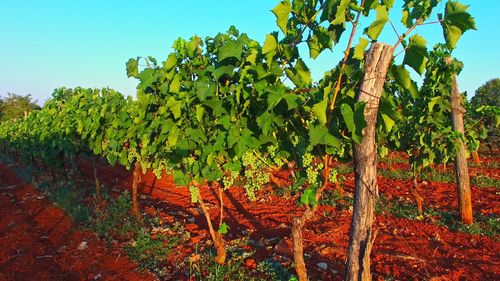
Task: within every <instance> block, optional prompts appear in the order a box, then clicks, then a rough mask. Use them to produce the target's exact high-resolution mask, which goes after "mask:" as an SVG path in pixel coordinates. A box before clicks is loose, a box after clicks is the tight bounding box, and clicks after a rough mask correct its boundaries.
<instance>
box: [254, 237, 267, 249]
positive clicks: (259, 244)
mask: <svg viewBox="0 0 500 281" xmlns="http://www.w3.org/2000/svg"><path fill="white" fill-rule="evenodd" d="M255 245H256V246H257V247H259V248H263V247H264V246H265V245H266V244H265V243H264V239H262V238H260V239H259V240H257V243H255Z"/></svg>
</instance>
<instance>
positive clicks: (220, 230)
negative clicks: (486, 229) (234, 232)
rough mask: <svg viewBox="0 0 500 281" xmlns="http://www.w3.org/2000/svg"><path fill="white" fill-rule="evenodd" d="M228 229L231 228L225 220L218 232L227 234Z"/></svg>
mask: <svg viewBox="0 0 500 281" xmlns="http://www.w3.org/2000/svg"><path fill="white" fill-rule="evenodd" d="M228 230H229V226H228V225H227V224H226V223H225V222H223V223H222V224H221V225H220V226H219V230H218V232H219V233H220V234H227V232H228Z"/></svg>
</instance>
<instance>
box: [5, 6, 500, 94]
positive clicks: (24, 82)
mask: <svg viewBox="0 0 500 281" xmlns="http://www.w3.org/2000/svg"><path fill="white" fill-rule="evenodd" d="M401 2H402V1H401V0H397V1H396V6H395V8H394V9H393V10H392V11H391V14H390V15H391V19H392V20H393V21H394V22H395V23H396V22H397V23H399V19H400V12H399V10H398V9H397V7H400V6H401ZM276 3H278V1H269V0H267V1H266V0H255V1H234V0H233V1H229V0H216V1H202V0H196V1H194V0H191V1H170V0H163V1H160V0H157V1H152V0H142V1H139V0H129V1H124V0H87V1H81V0H72V1H67V0H65V1H63V0H60V1H56V0H45V1H39V0H24V1H20V0H1V1H0V38H2V43H0V95H1V96H5V95H6V93H7V92H13V93H17V94H23V95H24V94H32V95H33V96H34V97H35V98H36V99H37V100H38V101H39V102H40V103H43V101H45V100H46V99H48V98H49V97H50V95H51V93H52V91H53V89H54V88H57V87H61V86H65V87H76V86H83V87H110V88H114V89H116V90H118V91H120V92H122V93H124V94H126V95H132V96H134V95H135V87H136V85H137V81H136V80H134V79H129V78H127V75H126V72H125V62H126V61H127V60H128V59H129V58H131V57H136V56H148V55H151V56H154V57H156V58H157V59H159V60H163V59H164V58H166V57H167V55H168V53H169V52H170V51H171V46H172V43H173V42H174V40H175V39H176V38H178V37H184V38H189V37H191V36H192V35H195V34H196V35H200V36H202V37H205V36H213V35H215V34H217V33H218V32H223V31H225V30H227V29H228V27H229V26H230V25H235V26H236V27H237V28H238V29H239V30H240V31H241V32H245V33H247V34H249V36H250V37H252V38H254V39H256V40H258V41H260V42H263V41H264V38H265V34H267V33H269V32H272V31H274V30H277V27H276V25H275V17H274V15H273V14H272V13H271V12H270V10H271V9H272V8H273V6H274V5H276ZM462 3H465V4H468V5H471V7H470V12H471V14H472V15H473V16H474V17H475V18H476V23H477V26H478V31H472V32H468V33H466V34H465V35H464V36H463V37H462V39H461V41H460V42H459V44H458V46H457V50H456V51H455V53H454V54H455V56H456V57H457V58H459V59H461V60H462V61H463V62H464V63H465V69H464V70H463V72H462V74H461V75H460V76H459V78H458V82H459V87H460V90H461V91H467V92H468V94H469V97H470V96H471V95H472V94H473V93H474V91H475V89H477V87H479V86H481V85H482V84H484V83H485V82H486V81H488V80H489V79H491V78H497V77H500V55H499V50H500V36H498V34H499V30H500V20H499V19H498V13H497V12H496V11H498V10H500V1H499V0H475V1H473V0H462ZM439 9H440V10H441V11H442V10H443V9H444V4H440V6H439ZM367 25H369V22H367V21H365V22H364V23H363V25H362V26H361V28H364V27H366V26H367ZM397 28H398V31H399V32H400V33H403V32H404V29H403V28H402V27H401V25H400V24H397ZM360 30H361V29H360ZM415 32H416V33H419V34H421V35H423V36H424V37H426V38H427V39H428V47H432V45H433V44H434V43H436V42H438V41H442V32H441V28H440V26H439V25H426V26H421V27H418V28H417V29H416V31H415ZM359 33H361V32H359ZM345 39H347V38H345ZM379 39H380V41H384V42H387V43H390V44H394V43H395V41H396V40H397V38H396V35H395V34H394V32H393V31H392V29H391V27H390V26H389V25H387V26H386V27H385V29H384V32H383V34H382V35H381V37H380V38H379ZM343 41H345V40H343ZM344 47H345V45H342V44H340V45H337V46H336V47H335V48H334V50H333V53H332V52H329V51H328V52H327V53H324V54H322V55H321V56H319V57H318V58H317V59H316V60H315V61H314V62H312V61H308V64H309V65H310V67H311V70H312V72H313V76H314V78H315V79H316V80H318V79H319V78H321V77H322V75H323V73H324V72H325V71H327V70H328V69H330V68H331V67H332V66H333V65H335V64H336V63H337V62H338V61H339V59H340V58H341V56H342V52H343V50H344ZM303 54H304V55H306V54H307V53H306V52H304V53H303ZM402 56H403V55H400V57H399V59H401V58H402Z"/></svg>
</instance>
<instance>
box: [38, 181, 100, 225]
mask: <svg viewBox="0 0 500 281" xmlns="http://www.w3.org/2000/svg"><path fill="white" fill-rule="evenodd" d="M38 188H39V189H40V190H42V191H43V192H44V193H45V194H46V195H47V197H48V198H49V199H50V200H51V201H52V202H54V204H55V205H56V206H58V207H59V208H61V209H63V210H64V212H66V214H68V215H69V216H70V217H71V218H72V219H73V221H74V222H75V223H77V224H81V223H85V222H87V221H89V220H90V218H91V211H90V209H89V208H88V207H87V206H85V205H84V204H83V199H84V198H85V194H84V192H83V190H82V189H81V188H78V187H77V186H76V185H75V184H73V183H70V182H64V181H60V182H53V181H44V182H41V183H39V184H38Z"/></svg>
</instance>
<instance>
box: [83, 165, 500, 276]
mask: <svg viewBox="0 0 500 281" xmlns="http://www.w3.org/2000/svg"><path fill="white" fill-rule="evenodd" d="M80 167H81V168H82V170H83V171H86V172H85V173H87V175H90V171H91V169H90V166H89V163H88V161H87V162H86V161H83V162H81V163H80ZM99 171H100V174H101V175H102V178H103V179H104V181H105V182H106V183H107V184H108V185H111V186H116V187H118V186H121V187H124V188H130V180H131V178H130V173H129V172H128V171H126V170H125V169H123V168H113V167H109V166H106V165H103V166H102V167H100V169H99ZM493 174H495V175H498V174H499V170H498V169H496V170H495V171H494V172H493ZM277 176H279V175H277ZM353 184H354V183H353V179H352V174H351V175H350V176H348V178H347V181H346V182H345V188H346V190H352V186H353ZM408 184H411V180H408V181H396V180H390V179H386V178H383V177H379V188H380V192H381V193H382V194H384V195H385V196H387V197H389V198H396V197H399V198H403V199H407V200H410V198H411V196H410V194H409V190H408V188H407V185H408ZM201 192H202V195H203V196H204V199H205V201H207V202H208V203H209V205H210V213H211V215H212V218H213V219H214V220H216V219H218V212H219V209H218V200H217V197H216V193H215V191H214V190H211V189H209V188H204V189H202V190H201ZM420 192H421V193H422V195H423V196H424V197H425V200H426V201H425V203H424V204H425V206H432V207H433V208H436V209H439V210H446V211H453V210H454V209H455V208H456V205H457V203H456V195H455V186H454V185H453V184H444V183H435V182H431V183H429V184H428V185H426V186H425V188H422V190H420ZM142 193H143V194H145V195H147V196H146V198H147V199H145V200H143V205H155V206H156V207H157V208H160V209H162V210H163V216H164V218H165V219H167V220H172V221H173V220H177V221H179V220H180V221H183V222H185V223H186V226H187V228H188V230H190V231H191V232H192V233H193V235H194V236H195V237H200V238H203V239H209V235H208V232H207V231H206V222H205V220H204V218H203V216H202V214H201V213H200V212H199V211H198V209H197V208H196V206H194V205H193V204H192V203H191V202H190V196H189V191H188V190H187V188H183V187H176V186H175V185H174V184H173V182H172V178H171V177H168V176H166V177H162V178H161V179H155V177H154V175H153V174H152V173H147V174H146V175H144V176H143V178H142ZM473 194H474V197H473V201H474V206H475V208H476V210H479V211H481V212H482V213H484V214H496V215H498V214H499V213H500V209H499V206H500V205H499V204H498V203H499V202H498V199H499V196H498V194H497V191H496V190H495V187H492V188H480V189H479V188H473ZM261 195H264V196H260V197H258V198H260V199H257V200H256V201H255V202H250V201H249V200H248V199H247V197H246V195H245V194H244V192H243V190H242V189H241V188H237V187H233V188H230V189H229V190H228V191H226V192H225V193H224V204H225V205H224V206H225V213H224V216H225V221H226V223H228V225H229V226H230V232H229V234H228V235H226V236H225V237H226V239H228V240H231V239H234V238H238V237H242V236H245V235H247V233H250V237H251V238H252V239H253V240H255V241H258V240H259V239H265V241H270V242H269V243H270V244H271V246H272V247H265V246H262V247H258V246H257V247H256V250H257V258H259V257H260V258H262V257H266V256H269V255H273V254H274V255H277V254H279V255H284V256H287V257H288V258H289V259H290V258H291V249H290V245H291V242H290V239H289V237H290V227H291V218H292V217H294V216H297V215H299V214H300V212H301V207H299V206H298V205H297V204H296V203H295V202H297V198H288V199H285V198H282V197H278V196H274V195H272V194H270V192H267V191H263V192H261ZM189 218H194V219H195V221H194V223H188V222H187V221H186V220H187V219H189ZM349 223H350V211H348V210H339V209H336V208H334V207H330V206H321V207H320V208H319V209H318V212H317V213H316V216H315V218H314V219H313V220H312V221H311V222H310V223H308V224H307V225H306V228H305V230H304V241H305V242H306V245H305V252H306V253H307V257H306V262H307V266H308V268H309V270H310V271H309V274H310V275H311V276H312V277H313V279H320V280H341V279H342V278H343V276H344V262H345V257H346V249H347V245H348V237H349ZM375 232H376V233H377V235H376V238H375V244H374V248H373V252H372V270H373V271H374V277H377V278H378V279H381V280H384V278H386V277H392V278H395V279H396V280H431V279H432V280H500V243H499V241H498V237H496V238H488V237H485V236H479V235H470V234H465V233H459V232H452V231H450V230H448V229H447V228H446V227H442V226H437V225H435V224H432V223H429V222H425V221H415V220H408V219H402V218H395V217H393V216H391V215H380V216H377V218H376V221H375ZM198 240H199V239H196V241H198ZM319 262H326V263H327V265H328V269H327V270H322V269H319V268H318V266H317V263H319ZM433 278H434V279H433Z"/></svg>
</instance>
